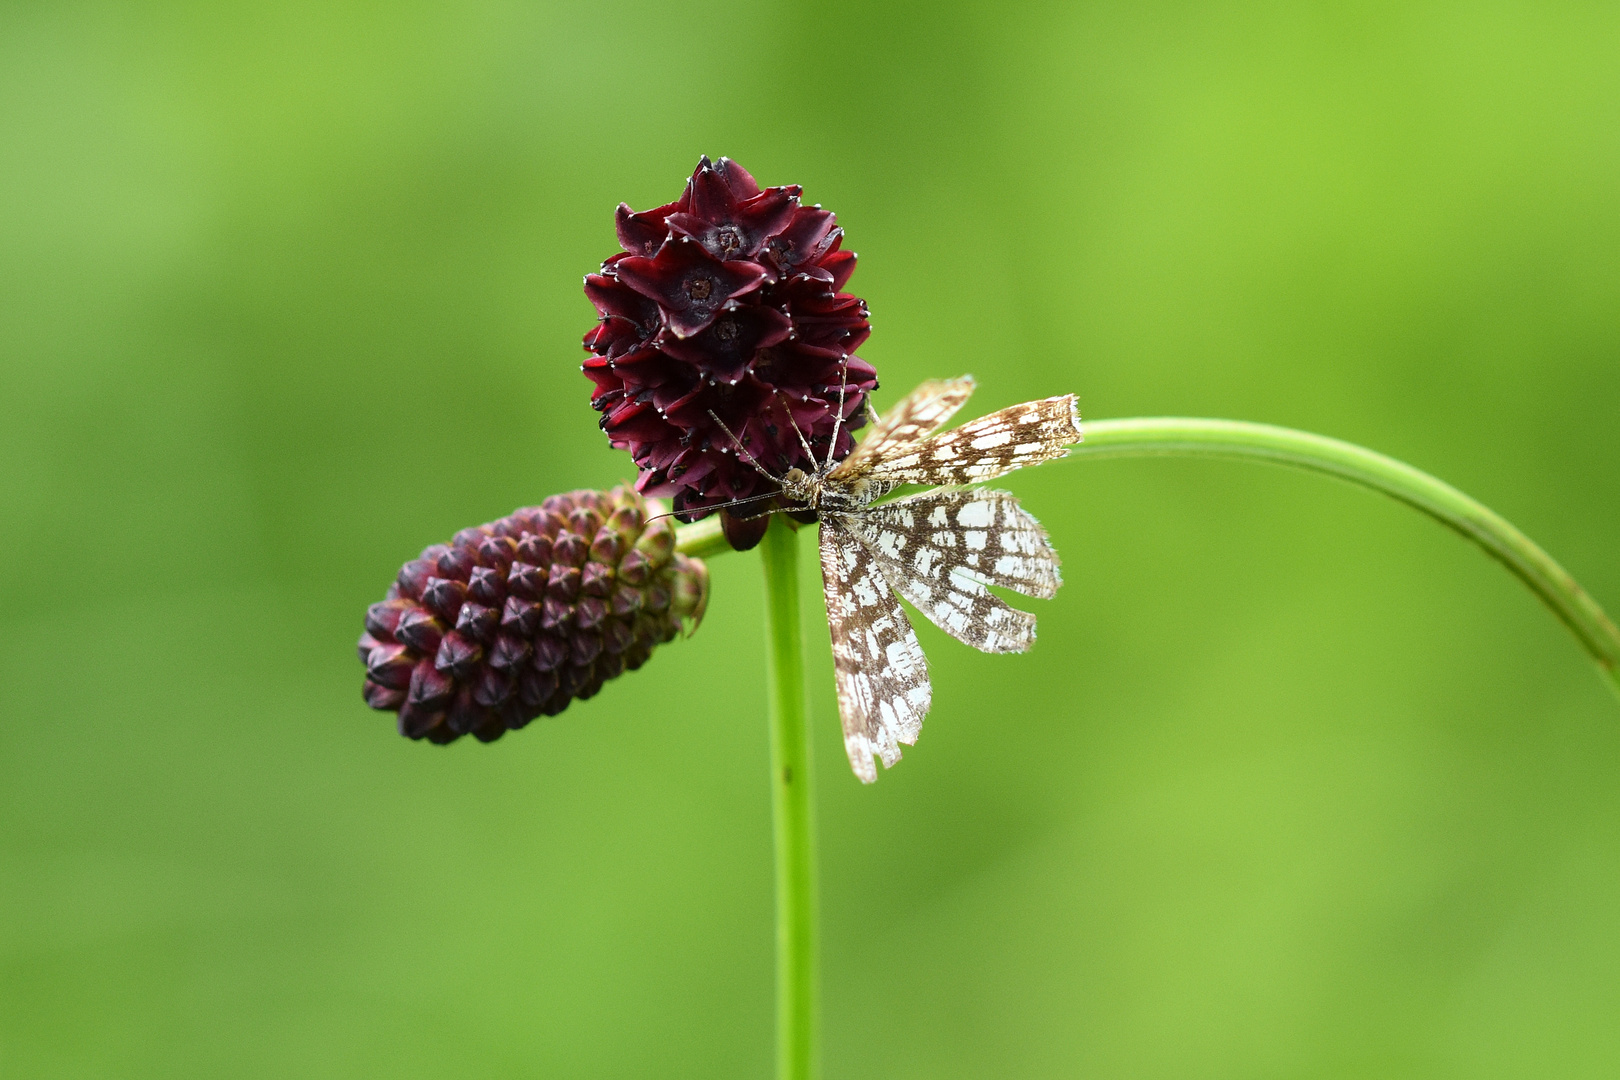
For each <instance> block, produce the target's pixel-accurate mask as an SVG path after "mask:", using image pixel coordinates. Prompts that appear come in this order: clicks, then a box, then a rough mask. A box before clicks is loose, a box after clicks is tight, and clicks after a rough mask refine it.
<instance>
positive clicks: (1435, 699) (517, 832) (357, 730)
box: [0, 0, 1620, 1078]
mask: <svg viewBox="0 0 1620 1080" xmlns="http://www.w3.org/2000/svg"><path fill="white" fill-rule="evenodd" d="M700 153H708V154H710V155H720V154H728V155H730V156H732V157H734V158H736V159H738V160H739V161H740V162H742V163H743V164H744V165H745V166H746V167H747V168H748V169H750V170H752V171H753V172H754V173H755V174H756V175H757V176H758V177H759V178H760V179H761V180H762V181H763V182H765V183H787V182H797V183H800V184H803V185H804V187H805V191H806V196H807V199H808V200H810V201H818V202H821V203H823V204H825V205H826V206H828V207H829V208H831V209H833V210H836V211H837V212H838V214H839V215H840V220H841V223H842V224H843V225H844V226H845V227H846V228H847V229H848V233H849V239H850V241H851V246H853V247H854V248H855V249H856V250H858V251H859V252H860V254H861V256H862V262H861V268H860V270H859V271H858V272H857V273H856V275H855V277H854V279H853V283H852V288H853V289H854V290H855V291H856V292H858V293H860V294H861V295H863V296H865V297H866V298H867V299H868V300H869V302H870V304H871V307H872V311H873V315H874V324H875V327H876V332H875V335H874V336H873V338H872V340H871V342H870V345H869V346H868V347H867V348H866V349H864V350H863V355H865V356H866V357H867V358H868V359H870V360H871V361H872V362H874V363H875V364H876V365H877V367H878V369H879V371H880V373H881V377H882V379H883V383H884V389H883V391H882V392H880V394H879V395H878V404H879V405H883V404H885V403H888V402H892V401H893V400H895V398H896V397H897V396H898V394H899V393H902V392H904V391H905V390H906V389H908V388H909V387H910V386H911V385H913V384H914V383H915V382H917V381H919V380H921V379H923V378H925V377H930V376H943V375H953V374H957V373H960V372H963V371H970V372H972V373H974V374H976V375H977V376H978V377H979V379H980V383H981V387H982V389H981V396H980V398H979V399H978V400H977V401H976V402H975V403H974V404H975V406H980V407H982V408H981V409H980V411H988V410H989V409H990V408H992V407H998V406H1001V405H1005V404H1010V403H1012V402H1015V401H1019V400H1023V399H1026V398H1030V397H1036V396H1043V395H1047V394H1052V393H1059V392H1064V391H1071V390H1072V391H1076V392H1078V393H1079V394H1080V395H1081V401H1082V410H1083V412H1084V413H1085V415H1087V416H1089V417H1093V418H1098V417H1107V416H1127V415H1141V414H1162V413H1180V414H1191V415H1204V416H1224V417H1239V418H1245V419H1253V420H1263V421H1271V422H1275V423H1282V424H1288V425H1294V426H1299V427H1303V428H1307V429H1310V430H1313V431H1319V432H1324V433H1327V434H1331V435H1336V436H1340V437H1343V438H1348V439H1351V440H1353V441H1357V442H1360V443H1364V444H1366V445H1369V446H1372V447H1374V448H1377V449H1380V450H1383V451H1386V452H1388V453H1392V454H1394V455H1396V456H1399V457H1401V458H1404V459H1406V460H1409V461H1411V462H1413V463H1415V464H1417V465H1419V466H1421V467H1424V468H1427V469H1429V470H1431V471H1433V472H1435V473H1437V474H1438V475H1440V476H1441V477H1444V478H1446V479H1448V480H1450V481H1452V482H1454V483H1456V484H1457V485H1459V486H1460V487H1462V488H1463V489H1464V490H1466V491H1468V492H1470V493H1471V494H1474V495H1476V496H1477V497H1479V498H1481V499H1483V500H1484V501H1485V502H1487V503H1488V504H1490V505H1491V506H1493V507H1495V508H1497V509H1499V510H1500V511H1502V512H1503V513H1505V514H1506V515H1507V516H1508V517H1510V518H1511V519H1512V520H1514V521H1515V522H1516V523H1518V524H1519V525H1520V526H1521V527H1523V528H1524V529H1525V530H1526V531H1527V532H1528V533H1529V534H1530V535H1532V536H1533V537H1535V538H1536V539H1538V540H1539V541H1540V542H1541V543H1543V544H1544V545H1545V546H1546V547H1547V548H1548V549H1549V550H1551V551H1552V552H1553V553H1554V554H1555V555H1556V556H1557V557H1559V558H1560V559H1562V560H1563V561H1564V562H1565V563H1566V565H1567V566H1568V567H1569V568H1570V569H1571V570H1572V571H1573V572H1574V573H1575V575H1576V576H1577V577H1578V578H1579V579H1581V580H1582V581H1583V582H1584V583H1585V584H1586V585H1587V586H1588V587H1589V588H1590V589H1591V590H1592V592H1593V593H1594V594H1595V595H1596V596H1597V598H1598V599H1599V600H1600V601H1601V602H1604V603H1606V604H1608V605H1609V607H1610V610H1611V611H1612V610H1615V609H1616V608H1620V485H1617V483H1616V477H1617V476H1620V198H1617V196H1620V8H1617V7H1616V6H1615V5H1614V4H1612V3H1562V2H1547V0H1533V2H1532V0H1520V2H1511V0H1509V2H1500V3H1483V2H1481V3H1440V2H1402V3H1383V4H1379V3H1359V4H1299V3H1262V4H1216V3H1134V4H1117V3H1116V4H1096V3H1040V2H1037V3H1030V4H1022V5H1015V6H1013V5H982V6H974V5H965V4H955V5H953V4H950V3H937V2H936V3H930V4H920V3H919V4H906V3H887V4H884V3H854V2H850V0H825V2H821V3H816V4H809V3H781V4H777V3H765V4H735V3H725V2H722V3H718V4H712V5H709V6H706V7H703V8H693V7H691V6H689V5H686V6H682V5H657V4H635V3H628V2H621V0H598V2H593V3H572V4H520V3H477V4H466V5H438V4H422V3H409V2H407V3H399V2H393V3H386V4H383V3H370V4H367V3H347V2H342V3H334V2H331V0H323V2H320V3H302V4H300V3H275V4H256V5H219V4H123V3H94V2H80V3H21V2H19V3H10V4H6V5H4V6H3V7H0V551H3V553H4V558H3V559H0V603H3V606H4V610H5V621H4V629H3V630H0V1070H3V1071H4V1073H5V1074H6V1075H7V1076H14V1077H101V1076H105V1077H115V1076H116V1077H144V1076H153V1077H157V1076H161V1077H171V1078H172V1077H214V1076H235V1077H261V1076H262V1077H289V1076H298V1077H390V1078H402V1077H417V1076H420V1077H443V1076H458V1077H496V1076H499V1077H512V1076H533V1077H542V1076H544V1077H553V1076H557V1077H562V1076H569V1077H573V1076H578V1077H622V1076H660V1077H687V1076H690V1077H732V1076H736V1077H764V1076H767V1075H768V1073H769V1068H770V1061H771V1049H770V1048H771V1018H772V1007H771V1001H770V994H771V985H772V984H771V940H772V938H771V933H772V931H771V925H770V917H771V897H770V888H771V883H770V850H769V835H770V833H769V821H768V817H769V807H768V801H767V799H768V792H767V785H766V777H765V763H766V733H765V728H764V723H763V720H762V712H763V685H762V681H761V664H762V649H761V640H760V639H761V627H762V614H761V604H760V591H761V590H760V581H759V569H758V562H757V559H756V558H755V557H754V556H752V555H730V556H726V557H724V558H720V559H717V560H715V561H714V563H713V564H712V570H713V577H714V595H713V602H712V604H711V606H710V613H709V617H708V621H707V623H706V624H705V625H704V627H703V628H702V630H701V632H700V633H699V634H698V635H697V636H696V637H695V638H693V639H692V640H690V641H686V642H682V643H679V644H676V645H672V646H670V647H669V648H668V649H666V650H664V651H661V652H660V653H659V654H658V655H657V656H656V657H655V658H654V661H653V662H652V663H651V664H650V665H649V666H648V667H647V668H645V669H643V670H642V671H641V672H640V673H638V674H636V675H634V676H631V677H627V678H624V679H621V680H619V681H617V682H615V683H613V684H610V685H609V687H608V688H607V689H606V691H605V692H604V693H602V694H601V695H600V696H599V697H598V698H596V699H595V700H592V701H590V702H588V703H585V704H581V705H576V706H575V707H574V708H572V709H570V710H569V711H568V712H567V713H565V714H564V715H563V716H561V717H560V718H558V719H556V720H553V721H548V722H541V723H538V724H536V725H535V726H533V727H531V728H529V729H528V730H525V731H523V732H521V733H519V734H517V735H516V736H513V737H509V738H507V739H506V740H504V741H502V742H500V743H498V744H495V745H493V746H481V745H477V744H473V743H471V742H470V741H469V742H468V743H467V744H465V745H456V746H454V747H451V748H449V749H437V748H433V747H430V746H424V745H416V744H411V743H408V742H406V741H405V740H402V739H400V738H399V737H398V736H396V735H395V734H394V733H393V731H392V726H391V724H390V719H391V718H389V717H387V716H383V715H379V714H373V713H371V712H369V711H368V710H367V709H366V708H365V707H364V706H363V705H362V704H361V702H360V694H359V687H360V678H361V671H360V666H359V664H358V663H357V662H356V660H355V657H354V653H353V643H354V639H355V637H356V635H357V634H358V632H359V630H360V618H361V614H362V612H363V610H364V607H365V605H366V604H367V603H369V602H370V601H372V600H374V599H377V598H379V597H380V595H381V593H382V591H383V588H384V587H385V586H386V584H387V583H388V581H389V580H390V578H391V576H392V574H393V573H394V571H395V569H396V568H397V567H398V565H399V563H400V562H401V561H403V560H404V559H406V558H408V557H410V556H411V555H413V554H414V553H415V552H416V551H417V550H418V549H420V548H421V547H422V546H423V545H425V544H428V543H431V542H435V541H439V540H442V539H445V538H447V537H448V536H449V534H450V533H451V532H453V531H454V530H456V529H457V528H460V527H462V526H465V525H469V524H475V523H478V522H481V521H486V520H489V519H490V518H493V517H496V516H498V515H500V514H504V513H506V512H508V511H510V510H511V509H512V508H513V507H515V506H518V505H523V504H527V503H533V502H535V501H537V500H538V499H539V498H541V497H542V496H544V495H546V494H548V493H551V492H554V491H559V490H565V489H568V488H572V487H576V486H606V485H609V484H611V483H613V482H615V481H618V480H620V479H623V478H625V477H627V476H628V475H629V473H628V468H629V462H628V460H627V459H626V458H625V457H624V456H622V455H619V454H616V453H614V452H612V451H610V450H609V449H608V448H607V446H606V445H605V444H604V440H603V439H602V437H601V435H600V433H599V432H598V431H597V429H596V427H595V420H596V416H595V414H594V413H592V412H591V411H590V410H589V408H587V405H586V401H587V396H588V385H587V383H586V382H585V380H584V379H583V378H582V377H581V376H580V375H579V373H578V370H577V365H578V363H579V361H580V360H581V359H582V356H583V354H582V353H581V351H580V349H579V337H580V335H581V334H582V333H583V332H584V331H585V330H586V329H587V328H588V327H589V326H590V325H591V319H592V312H591V310H590V308H589V306H588V305H587V303H586V302H585V300H584V298H583V297H582V295H581V293H580V288H579V283H580V278H581V275H583V274H584V273H586V272H587V271H589V270H591V269H593V268H594V267H595V265H596V264H597V263H598V261H600V260H601V259H602V258H604V257H605V256H606V255H608V254H609V253H610V252H611V251H612V250H613V249H614V240H613V230H612V211H613V207H614V205H615V204H616V203H617V202H618V201H619V200H621V199H624V200H628V201H629V202H630V203H631V204H632V205H634V206H635V207H637V208H642V207H645V206H648V205H651V204H654V203H658V202H662V201H664V200H666V199H669V198H671V197H673V196H674V195H675V194H676V193H677V192H678V191H679V189H680V185H681V182H682V180H683V178H684V176H685V175H686V174H687V173H689V172H690V170H691V168H692V166H693V164H694V163H695V162H696V160H697V157H698V155H699V154H700ZM1007 486H1008V487H1010V488H1011V489H1013V490H1015V491H1016V492H1018V493H1019V494H1020V495H1021V496H1022V497H1023V498H1024V499H1025V502H1026V504H1027V505H1028V506H1029V507H1030V508H1031V509H1032V510H1033V511H1034V512H1035V513H1036V514H1037V515H1038V516H1040V517H1041V518H1042V519H1043V520H1044V521H1045V522H1046V523H1047V524H1048V526H1049V527H1050V529H1051V532H1052V533H1053V535H1054V536H1055V538H1056V541H1057V543H1058V545H1059V547H1060V549H1061V551H1062V553H1063V556H1064V559H1065V566H1066V574H1067V582H1068V583H1067V585H1066V587H1065V588H1064V590H1063V591H1062V593H1061V594H1060V595H1059V597H1058V598H1057V599H1056V600H1054V601H1051V602H1046V603H1040V604H1039V605H1038V609H1039V614H1040V618H1041V630H1042V635H1041V640H1040V643H1039V645H1038V646H1037V648H1036V649H1035V650H1034V651H1033V652H1032V653H1031V654H1029V655H1027V656H1018V657H991V656H981V655H978V654H976V653H974V652H973V651H971V650H969V649H967V648H966V647H964V646H960V645H958V644H956V643H955V642H952V641H950V640H949V639H947V638H945V637H944V636H943V635H941V634H940V633H938V632H936V631H934V630H933V629H932V628H931V627H927V626H924V627H923V628H922V629H921V634H922V637H923V639H924V645H925V647H926V648H927V650H928V652H929V655H930V657H931V660H932V663H933V667H934V679H935V687H936V695H935V696H936V702H937V704H936V706H935V708H934V711H933V715H932V716H931V718H930V720H929V722H928V728H927V731H926V734H925V737H924V738H923V740H922V743H921V745H919V746H918V747H917V748H916V749H915V750H913V751H908V753H907V755H906V758H905V760H904V762H903V763H901V765H900V766H898V767H897V768H896V769H894V770H892V771H891V772H889V773H887V774H885V775H884V776H883V777H882V779H881V780H880V782H879V783H878V784H877V785H876V786H875V787H873V788H869V789H867V788H862V787H861V786H860V785H859V784H857V783H856V782H855V780H854V779H853V778H852V777H851V776H850V774H849V772H848V769H847V767H846V766H845V765H844V764H843V761H842V753H841V747H840V743H839V739H838V736H837V732H836V727H837V725H836V718H835V712H834V705H833V699H832V692H831V667H830V662H829V661H828V658H827V655H826V651H825V648H824V646H823V645H822V644H821V643H822V641H823V640H824V634H825V631H824V629H823V628H822V625H821V623H820V620H819V613H816V612H814V611H812V615H813V616H814V617H812V618H811V619H810V623H809V631H810V644H811V649H810V651H811V673H812V678H813V691H814V702H813V704H814V709H815V729H814V738H815V752H816V754H817V756H818V761H819V765H818V775H817V777H816V796H817V800H818V804H819V814H820V818H819V828H820V835H821V845H822V847H821V851H822V871H823V908H824V916H825V953H824V964H825V999H826V1032H825V1036H826V1038H825V1043H826V1045H825V1058H826V1073H827V1075H828V1076H829V1077H986V1076H997V1077H1119V1078H1126V1077H1176V1078H1182V1077H1234V1078H1236V1077H1373V1076H1377V1077H1404V1076H1410V1077H1469V1078H1490V1077H1522V1076H1530V1075H1535V1076H1559V1077H1599V1076H1603V1077H1608V1076H1614V1075H1616V1073H1617V1072H1620V705H1617V703H1616V701H1615V700H1614V699H1613V696H1612V695H1611V694H1608V693H1607V692H1606V691H1605V690H1604V688H1603V686H1602V685H1601V684H1600V682H1599V681H1598V680H1597V679H1596V678H1595V677H1594V675H1593V672H1592V670H1591V668H1590V666H1589V664H1588V662H1587V661H1586V660H1585V659H1584V658H1583V656H1582V655H1581V654H1580V653H1579V651H1578V650H1577V648H1576V647H1575V645H1574V644H1573V642H1572V640H1571V639H1570V638H1569V637H1568V635H1567V634H1566V633H1565V631H1564V630H1563V629H1562V628H1561V627H1560V626H1559V625H1558V624H1557V622H1556V621H1555V620H1554V619H1553V618H1552V617H1551V616H1550V615H1549V614H1548V613H1547V612H1546V611H1544V610H1543V609H1541V608H1540V607H1539V606H1538V605H1537V604H1536V602H1535V601H1534V600H1533V599H1532V598H1531V597H1530V596H1529V595H1528V594H1527V593H1526V592H1525V591H1524V590H1523V589H1522V588H1520V587H1519V586H1518V585H1517V584H1516V583H1515V582H1513V581H1512V580H1511V579H1510V578H1509V576H1508V575H1507V574H1506V573H1505V572H1503V571H1502V570H1501V569H1500V568H1498V567H1497V566H1495V565H1493V564H1491V563H1490V562H1488V561H1487V560H1486V559H1485V558H1484V557H1483V556H1481V555H1480V554H1478V553H1477V552H1476V551H1475V550H1474V549H1472V548H1470V547H1468V546H1467V545H1466V544H1465V543H1464V542H1463V541H1461V540H1460V539H1458V538H1456V537H1454V536H1452V535H1450V534H1449V533H1447V532H1445V531H1444V530H1442V529H1440V528H1438V527H1437V526H1435V525H1433V524H1432V523H1430V522H1428V521H1427V520H1424V519H1421V518H1419V517H1418V516H1417V515H1415V514H1413V513H1411V512H1410V511H1408V510H1405V509H1403V508H1400V507H1397V506H1395V505H1393V504H1391V503H1388V502H1385V501H1382V500H1380V499H1379V498H1378V497H1376V496H1373V495H1370V494H1367V493H1364V492H1361V491H1359V490H1355V489H1351V488H1349V487H1345V486H1341V485H1337V484H1335V483H1332V482H1329V481H1325V480H1322V479H1320V478H1315V477H1309V476H1304V475H1298V474H1293V473H1289V472H1285V471H1281V470H1274V469H1268V468H1264V467H1259V466H1250V465H1241V464H1232V463H1212V462H1188V461H1165V460H1147V461H1128V462H1127V461H1099V462H1091V461H1069V462H1062V463H1058V464H1055V465H1050V466H1045V467H1043V468H1041V469H1038V470H1033V471H1030V472H1029V473H1027V474H1022V475H1018V476H1015V477H1013V478H1011V479H1010V480H1009V481H1008V484H1007ZM810 537H811V534H810V532H809V531H806V532H805V533H803V534H801V539H802V540H803V541H804V542H805V545H806V547H805V550H806V554H807V555H808V553H809V551H810V550H811V548H810V543H809V541H810ZM805 569H806V584H807V587H808V586H810V585H811V584H812V583H813V579H812V578H811V575H812V574H813V570H812V568H811V567H810V565H809V560H808V558H807V560H806V567H805Z"/></svg>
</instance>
